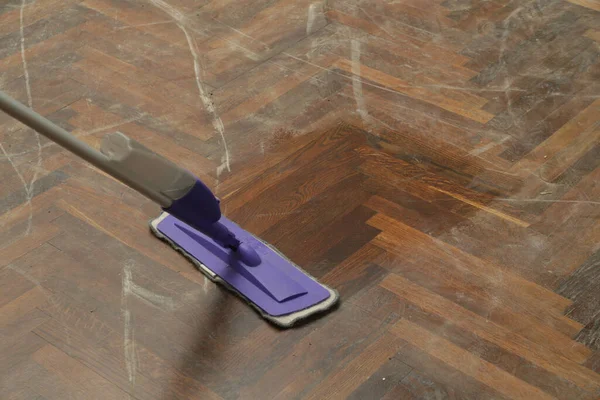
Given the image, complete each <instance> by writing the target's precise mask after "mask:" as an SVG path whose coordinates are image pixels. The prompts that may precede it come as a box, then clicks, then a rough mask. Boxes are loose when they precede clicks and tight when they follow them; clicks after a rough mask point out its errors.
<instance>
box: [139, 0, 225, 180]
mask: <svg viewBox="0 0 600 400" xmlns="http://www.w3.org/2000/svg"><path fill="white" fill-rule="evenodd" d="M150 2H151V3H152V4H153V5H154V6H155V7H157V8H159V9H161V10H163V11H164V12H165V13H167V14H168V15H169V16H170V17H171V18H172V19H173V20H174V21H175V23H176V24H177V27H178V28H179V29H180V30H181V31H182V32H183V34H184V35H185V38H186V40H187V43H188V47H189V50H190V53H191V54H192V58H193V60H194V74H195V78H196V86H197V87H198V93H199V95H200V100H201V101H202V104H203V105H204V107H205V108H206V109H207V110H208V111H209V112H210V113H211V114H212V116H213V127H214V128H215V130H216V131H217V132H219V135H220V136H221V142H222V144H223V148H224V156H225V164H226V166H227V170H228V171H231V164H230V156H229V149H228V148H227V140H226V139H225V126H224V125H223V121H222V120H221V117H220V116H219V115H218V113H217V110H216V108H215V106H214V104H213V102H212V100H211V99H210V98H209V97H208V95H207V94H206V89H205V88H204V85H203V84H202V79H201V78H202V75H203V72H202V69H201V68H200V58H199V57H198V50H197V45H196V41H195V40H194V38H193V37H192V36H191V35H190V34H189V32H188V30H187V28H186V27H185V16H184V15H183V14H182V13H181V12H179V11H178V10H177V9H176V8H174V7H172V6H171V5H169V4H167V3H166V2H164V1H163V0H150Z"/></svg>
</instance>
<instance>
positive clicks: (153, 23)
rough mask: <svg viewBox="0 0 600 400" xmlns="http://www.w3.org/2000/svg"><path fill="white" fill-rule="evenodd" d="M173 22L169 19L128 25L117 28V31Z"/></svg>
mask: <svg viewBox="0 0 600 400" xmlns="http://www.w3.org/2000/svg"><path fill="white" fill-rule="evenodd" d="M173 22H174V21H172V20H168V21H158V22H150V23H148V24H139V25H128V26H122V27H120V28H116V29H115V30H116V31H121V30H123V29H132V28H142V27H145V26H153V25H164V24H172V23H173Z"/></svg>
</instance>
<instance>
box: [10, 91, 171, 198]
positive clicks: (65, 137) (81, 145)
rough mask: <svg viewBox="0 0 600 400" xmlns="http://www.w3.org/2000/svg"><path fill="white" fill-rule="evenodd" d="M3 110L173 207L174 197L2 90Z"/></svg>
mask: <svg viewBox="0 0 600 400" xmlns="http://www.w3.org/2000/svg"><path fill="white" fill-rule="evenodd" d="M0 109H1V110H2V111H4V112H5V113H7V114H8V115H10V116H12V117H13V118H15V119H17V120H19V121H21V122H22V123H23V124H25V125H27V126H29V127H30V128H32V129H34V130H35V131H37V132H39V133H41V134H42V135H44V136H46V137H47V138H48V139H50V140H52V141H53V142H55V143H57V144H58V145H60V146H62V147H64V148H65V149H67V150H69V151H71V152H72V153H73V154H75V155H77V156H79V157H81V158H82V159H84V160H85V161H87V162H89V163H90V164H92V165H94V166H95V167H97V168H99V169H101V170H102V171H104V172H106V173H107V174H109V175H111V176H113V177H114V178H115V179H117V180H119V181H121V182H123V183H124V184H126V185H127V186H129V187H131V188H132V189H134V190H137V191H138V192H140V193H141V194H143V195H144V196H146V197H148V198H149V199H150V200H152V201H154V202H155V203H158V204H159V205H161V206H162V207H165V208H168V207H169V206H170V205H171V203H172V200H171V198H169V197H168V196H165V195H164V194H162V193H160V192H158V191H156V190H154V189H153V188H152V187H151V186H150V185H148V184H147V183H145V182H144V181H143V180H141V179H136V178H135V177H133V176H128V174H126V173H123V172H122V171H121V170H120V169H119V168H118V166H116V165H114V164H112V163H111V162H110V159H109V158H108V157H106V156H105V155H104V154H102V153H101V152H99V151H98V150H96V149H94V148H93V147H91V146H89V145H88V144H87V143H85V142H83V141H81V140H79V139H77V138H76V137H75V136H73V135H71V134H70V133H69V132H67V131H66V130H64V129H63V128H61V127H60V126H58V125H56V124H54V123H53V122H52V121H50V120H49V119H47V118H45V117H43V116H41V115H40V114H38V113H36V112H35V111H33V110H32V109H31V108H29V107H26V106H25V105H23V104H21V103H20V102H18V101H17V100H15V99H13V98H12V97H10V96H8V95H6V94H5V93H4V92H2V91H0Z"/></svg>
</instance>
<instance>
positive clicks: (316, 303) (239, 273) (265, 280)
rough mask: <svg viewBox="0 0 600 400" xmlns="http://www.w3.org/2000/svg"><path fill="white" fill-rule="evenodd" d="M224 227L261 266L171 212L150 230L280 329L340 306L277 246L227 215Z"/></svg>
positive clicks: (332, 294) (332, 292) (331, 293)
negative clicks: (253, 253) (252, 252)
mask: <svg viewBox="0 0 600 400" xmlns="http://www.w3.org/2000/svg"><path fill="white" fill-rule="evenodd" d="M220 222H221V223H222V224H223V225H224V226H226V227H227V228H228V229H229V231H231V232H232V233H233V234H235V236H236V237H237V238H239V239H240V240H241V241H243V242H244V243H246V244H248V245H250V246H251V247H252V249H254V250H255V251H256V252H257V253H258V254H259V256H260V259H261V263H260V264H258V265H256V266H248V265H246V264H244V263H243V262H241V261H240V260H239V257H237V256H236V254H235V252H233V251H232V250H229V249H226V248H223V247H222V246H220V245H219V244H217V243H216V242H215V241H214V240H213V239H211V237H209V236H207V235H205V234H203V233H201V232H200V231H198V230H196V229H194V228H192V227H191V226H190V225H188V224H186V223H184V222H182V221H181V220H179V219H177V218H175V217H173V216H172V215H170V214H169V213H167V212H163V213H162V214H161V215H160V216H159V217H158V218H156V219H154V220H152V221H151V222H150V228H151V230H152V232H153V233H154V235H156V236H157V237H158V238H160V239H162V240H164V241H166V242H167V243H169V244H170V245H171V246H172V247H173V248H174V249H176V250H178V251H179V252H181V253H182V254H183V255H184V256H185V257H186V258H188V259H189V260H190V261H191V262H193V263H194V265H195V266H196V267H197V268H198V269H199V270H200V271H201V272H202V273H203V274H204V275H206V276H207V277H208V278H209V279H210V280H212V281H213V282H215V283H219V284H222V285H223V286H224V287H226V288H227V289H229V290H230V291H232V292H234V293H235V294H237V295H238V296H239V297H241V298H242V299H243V300H245V301H246V302H247V303H248V304H250V305H251V306H252V307H253V308H254V309H255V310H257V311H258V312H259V313H260V315H261V316H262V317H263V318H265V319H267V320H268V321H270V322H272V323H273V324H275V325H277V326H279V327H282V328H288V327H291V326H293V325H295V324H296V323H298V322H299V321H301V320H304V319H306V318H308V317H310V316H313V315H316V314H319V313H323V312H325V311H327V310H329V309H331V308H332V307H333V306H334V305H335V304H336V303H337V301H338V298H339V296H338V293H337V292H336V291H335V290H333V289H331V288H329V287H327V286H325V285H322V284H321V283H319V282H318V281H317V280H316V279H315V278H313V277H312V276H310V275H309V274H307V273H306V272H305V271H303V270H302V269H300V267H298V266H297V265H295V264H294V263H293V262H292V261H290V260H289V259H287V258H286V257H285V256H284V255H283V254H281V253H280V252H279V251H278V250H277V249H275V248H274V247H273V246H271V245H269V244H268V243H265V242H264V241H262V240H260V239H258V238H257V237H255V236H254V235H252V234H251V233H249V232H247V231H245V230H244V229H242V228H240V227H239V226H238V225H237V224H235V223H234V222H232V221H230V220H229V219H227V218H226V217H224V216H223V217H221V219H220Z"/></svg>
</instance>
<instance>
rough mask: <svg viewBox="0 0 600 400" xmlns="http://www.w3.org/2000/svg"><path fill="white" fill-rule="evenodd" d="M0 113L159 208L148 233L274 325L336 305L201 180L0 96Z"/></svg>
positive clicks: (332, 294) (113, 138)
mask: <svg viewBox="0 0 600 400" xmlns="http://www.w3.org/2000/svg"><path fill="white" fill-rule="evenodd" d="M0 109H1V110H3V111H4V112H5V113H7V114H9V115H10V116H12V117H13V118H15V119H17V120H19V121H21V122H22V123H24V124H25V125H27V126H29V127H30V128H32V129H34V130H36V131H37V132H39V133H40V134H42V135H44V136H46V137H47V138H49V139H50V140H52V141H54V142H55V143H57V144H58V145H60V146H62V147H64V148H65V149H67V150H69V151H71V152H72V153H74V154H75V155H77V156H79V157H81V158H82V159H84V160H86V161H87V162H89V163H90V164H92V165H94V166H95V167H97V168H99V169H100V170H102V171H104V172H106V173H107V174H109V175H111V176H113V177H114V178H115V179H117V180H119V181H121V182H122V183H124V184H126V185H128V186H129V187H131V188H132V189H134V190H136V191H138V192H139V193H141V194H142V195H144V196H146V197H147V198H149V199H150V200H152V201H154V202H155V203H157V204H158V205H160V207H161V209H162V213H161V214H160V215H159V216H158V217H157V218H155V219H153V220H151V221H150V229H151V231H152V233H154V235H156V236H157V237H158V238H160V239H162V240H164V241H165V242H167V243H168V244H169V245H171V247H173V248H174V249H176V250H177V251H179V252H180V253H182V254H183V255H184V256H185V257H186V258H188V259H189V260H190V261H192V262H193V263H194V265H195V266H196V267H197V268H198V269H199V270H200V271H201V272H202V273H204V275H205V276H206V277H208V278H209V279H210V280H212V281H213V282H215V283H217V284H221V285H223V286H224V287H225V288H227V289H229V290H230V291H232V292H233V293H235V294H236V295H238V296H239V297H240V298H242V299H243V300H245V301H246V302H247V303H248V304H250V305H251V306H252V307H253V308H254V309H255V310H256V311H258V312H259V314H260V315H261V316H262V317H263V318H265V319H266V320H268V321H270V322H271V323H273V324H275V325H277V326H280V327H283V328H287V327H291V326H293V325H295V324H296V323H297V322H299V321H301V320H305V319H306V318H308V317H310V316H313V315H316V314H321V313H323V312H325V311H327V310H330V309H332V307H333V306H334V305H335V304H336V303H337V301H338V298H339V296H338V293H337V292H336V291H335V290H333V289H331V288H329V287H327V286H325V285H323V284H321V283H319V282H318V281H317V280H316V279H315V278H314V277H312V276H310V275H309V274H308V273H307V272H305V271H303V270H302V269H301V268H300V267H298V266H297V265H295V264H294V263H293V262H292V261H291V260H289V259H287V258H286V257H285V256H284V255H283V254H281V253H280V252H279V251H278V250H277V249H276V248H275V247H273V246H271V245H270V244H269V243H266V242H265V241H263V240H261V239H260V238H258V237H256V236H254V235H253V234H251V233H250V232H247V231H245V230H244V229H242V228H241V227H240V226H238V225H237V224H235V223H234V222H233V221H231V220H229V219H228V218H227V217H225V216H224V215H222V214H221V209H220V204H219V203H220V201H219V199H218V198H217V197H215V195H214V194H213V193H212V192H211V190H210V189H209V188H208V187H207V186H206V185H205V184H204V183H203V182H202V181H201V180H200V179H198V178H197V177H195V176H194V175H193V174H191V173H190V172H188V171H187V170H185V169H182V168H180V167H178V166H177V165H175V164H174V163H173V162H171V161H169V160H167V159H166V158H164V157H162V156H160V155H158V154H156V153H155V152H153V151H151V150H150V149H148V148H146V147H145V146H143V145H142V144H140V143H138V142H137V141H135V140H133V139H131V138H129V137H127V136H126V135H124V134H123V133H121V132H115V133H112V134H109V135H106V136H105V137H104V138H103V140H102V143H101V146H100V151H98V150H96V149H94V148H93V147H91V146H89V145H88V144H87V143H85V142H83V141H81V140H78V139H77V138H76V137H75V136H73V135H71V134H70V133H69V132H67V131H66V130H64V129H63V128H61V127H59V126H57V125H55V124H54V123H52V122H51V121H50V120H48V119H46V118H44V117H43V116H41V115H39V114H37V113H36V112H34V111H33V110H31V109H30V108H28V107H26V106H24V105H23V104H21V103H19V102H18V101H16V100H15V99H12V98H10V97H9V96H7V95H6V94H4V93H2V92H1V91H0Z"/></svg>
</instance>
